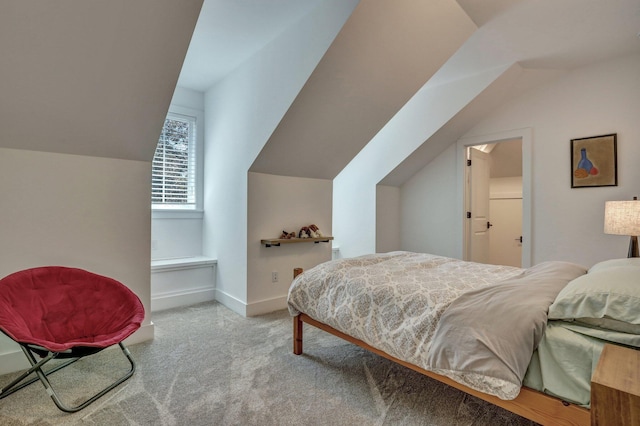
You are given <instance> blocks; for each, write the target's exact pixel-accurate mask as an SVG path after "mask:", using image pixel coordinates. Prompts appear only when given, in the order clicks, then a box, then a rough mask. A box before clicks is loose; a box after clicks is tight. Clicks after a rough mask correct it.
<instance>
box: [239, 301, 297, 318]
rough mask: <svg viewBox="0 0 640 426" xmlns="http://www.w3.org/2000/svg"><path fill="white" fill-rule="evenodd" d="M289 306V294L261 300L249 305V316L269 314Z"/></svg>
mask: <svg viewBox="0 0 640 426" xmlns="http://www.w3.org/2000/svg"><path fill="white" fill-rule="evenodd" d="M286 308H287V296H281V297H274V298H273V299H267V300H261V301H259V302H254V303H250V304H248V305H247V316H248V317H254V316H257V315H263V314H268V313H270V312H274V311H280V310H282V309H286Z"/></svg>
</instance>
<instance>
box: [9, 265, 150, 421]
mask: <svg viewBox="0 0 640 426" xmlns="http://www.w3.org/2000/svg"><path fill="white" fill-rule="evenodd" d="M143 319H144V307H143V306H142V303H141V302H140V299H138V296H136V295H135V294H134V293H133V292H132V291H131V290H129V289H128V288H127V287H126V286H124V285H123V284H122V283H120V282H118V281H116V280H114V279H112V278H108V277H104V276H101V275H97V274H94V273H92V272H88V271H85V270H82V269H76V268H66V267H61V266H48V267H40V268H33V269H27V270H24V271H19V272H16V273H13V274H11V275H8V276H6V277H5V278H3V279H1V280H0V331H2V332H3V333H4V334H6V335H7V336H9V337H10V338H11V339H13V340H14V341H15V342H17V343H18V344H19V345H20V348H21V349H22V351H23V352H24V354H25V355H26V357H27V359H28V360H29V363H30V364H31V368H30V369H28V370H27V371H25V372H24V373H23V374H21V375H20V376H19V377H18V378H17V379H16V380H14V381H13V382H11V383H9V384H8V385H7V386H5V387H3V388H2V389H0V399H2V398H5V397H7V396H9V395H11V394H12V393H14V392H15V391H17V390H19V389H22V388H23V387H25V386H27V385H30V384H31V383H33V382H35V381H37V380H40V381H41V382H42V384H43V385H44V387H45V389H46V390H47V393H48V394H49V395H50V396H51V399H53V402H54V403H55V404H56V406H57V407H58V408H59V409H60V410H62V411H65V412H68V413H73V412H76V411H79V410H81V409H83V408H85V407H86V406H87V405H89V404H91V403H92V402H94V401H96V400H97V399H98V398H100V397H101V396H103V395H104V394H106V393H107V392H109V391H110V390H112V389H113V388H115V387H116V386H118V385H119V384H120V383H122V382H124V381H125V380H127V379H128V378H129V377H131V376H132V375H133V373H134V371H135V368H136V367H135V363H134V361H133V358H132V357H131V354H130V353H129V350H128V349H127V348H126V347H125V345H124V344H123V343H122V341H123V340H124V339H126V338H127V337H128V336H130V335H131V334H133V332H134V331H136V330H137V329H138V328H140V324H141V323H142V321H143ZM115 344H118V345H119V346H120V349H121V350H122V353H123V354H124V355H125V356H126V357H127V359H128V360H129V363H130V364H131V369H130V370H129V371H128V372H127V373H126V374H125V375H124V376H122V377H121V378H120V379H118V380H116V381H115V382H114V383H112V384H111V385H109V386H107V387H106V388H105V389H103V390H102V391H100V392H98V393H97V394H95V395H94V396H92V397H90V398H89V399H87V400H86V401H85V402H83V403H82V404H80V405H78V406H75V407H69V406H67V405H65V404H64V403H62V401H61V400H60V398H58V396H57V395H56V393H55V391H54V390H53V388H52V386H51V383H50V382H49V379H48V376H49V375H50V374H52V373H54V372H56V371H58V370H60V369H62V368H64V367H66V366H68V365H69V364H71V363H73V362H75V361H77V360H79V359H80V358H82V357H85V356H89V355H93V354H95V353H97V352H100V351H101V350H103V349H105V348H107V347H109V346H112V345H115ZM36 355H37V356H39V357H40V358H41V359H40V360H37V359H36ZM62 358H68V360H67V361H65V362H64V363H62V364H60V365H58V366H56V367H55V368H52V369H50V370H48V371H44V370H43V366H44V365H45V364H47V363H48V362H49V361H51V360H53V359H62ZM33 373H35V374H36V377H32V378H31V379H30V380H27V381H24V380H25V379H26V378H27V377H28V376H29V375H31V374H33Z"/></svg>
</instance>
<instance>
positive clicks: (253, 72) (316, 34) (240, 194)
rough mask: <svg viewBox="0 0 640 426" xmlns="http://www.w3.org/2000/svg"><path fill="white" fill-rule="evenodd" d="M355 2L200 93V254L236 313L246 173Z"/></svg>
mask: <svg viewBox="0 0 640 426" xmlns="http://www.w3.org/2000/svg"><path fill="white" fill-rule="evenodd" d="M356 4H357V1H355V0H350V1H340V0H330V1H326V2H324V3H323V4H322V5H320V6H319V7H318V8H317V9H316V10H314V11H313V12H312V13H311V14H310V15H308V16H307V17H305V18H303V19H302V20H300V22H298V23H297V24H296V25H294V26H292V27H291V28H289V29H287V30H286V31H285V32H284V33H283V34H282V35H281V36H280V37H278V38H277V39H275V40H274V41H273V42H272V43H270V44H269V45H268V46H266V47H265V48H264V49H263V50H261V51H260V52H258V53H257V54H255V55H254V56H253V57H252V58H251V59H250V60H249V61H248V62H246V63H245V64H243V65H242V66H241V67H240V68H238V69H237V70H236V71H235V72H234V73H233V74H231V75H230V76H229V77H227V78H225V79H224V80H223V81H221V82H220V83H218V84H216V85H215V86H214V87H212V88H211V89H210V90H208V91H207V92H206V94H205V111H206V117H205V120H206V123H205V164H206V168H205V182H206V184H205V197H204V198H205V205H204V208H205V215H204V224H203V234H204V237H203V254H205V255H206V256H210V257H215V258H217V259H218V267H217V268H216V271H217V272H216V297H217V298H218V300H219V301H221V302H222V303H224V304H225V305H226V306H228V307H229V308H231V309H233V310H234V311H236V312H238V313H240V314H242V315H245V314H246V305H247V301H248V294H249V291H248V288H247V287H248V285H249V283H248V281H247V269H248V268H247V265H248V259H247V235H248V234H247V217H248V213H247V209H248V200H247V191H248V179H247V172H248V170H249V168H250V166H251V164H252V163H253V161H254V159H255V158H256V156H257V155H258V153H259V152H260V150H261V149H262V147H263V146H264V144H265V142H266V141H267V139H268V138H269V136H270V135H271V133H272V132H273V130H274V129H275V127H276V126H277V124H278V122H279V121H280V119H281V118H282V116H283V115H284V113H285V112H286V110H287V108H288V107H289V105H291V103H292V101H293V100H294V98H295V96H296V94H297V93H298V92H299V91H300V89H301V87H302V85H303V84H304V83H305V81H306V79H307V78H308V76H309V75H310V74H311V72H312V71H313V69H314V67H315V66H316V64H317V63H318V61H319V60H320V58H321V57H322V55H323V53H324V52H325V51H326V49H327V47H328V46H329V44H330V43H331V41H332V40H333V38H334V37H335V35H336V34H337V32H338V31H339V29H340V28H341V27H342V25H343V23H344V22H345V20H346V19H347V17H348V16H349V14H350V13H351V11H352V10H353V8H354V7H355V5H356ZM282 161H295V159H294V158H283V159H282ZM250 261H251V260H249V262H250Z"/></svg>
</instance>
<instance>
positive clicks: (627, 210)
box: [604, 197, 640, 257]
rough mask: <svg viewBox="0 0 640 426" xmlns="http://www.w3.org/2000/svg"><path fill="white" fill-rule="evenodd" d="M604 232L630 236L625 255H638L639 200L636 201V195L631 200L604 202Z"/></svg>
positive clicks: (639, 229) (639, 228)
mask: <svg viewBox="0 0 640 426" xmlns="http://www.w3.org/2000/svg"><path fill="white" fill-rule="evenodd" d="M604 233H605V234H614V235H628V236H630V237H631V241H630V242H629V252H628V254H627V257H640V253H639V250H638V235H639V234H640V201H638V197H633V200H631V201H607V202H606V203H605V204H604Z"/></svg>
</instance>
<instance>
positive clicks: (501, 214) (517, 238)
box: [489, 198, 522, 267]
mask: <svg viewBox="0 0 640 426" xmlns="http://www.w3.org/2000/svg"><path fill="white" fill-rule="evenodd" d="M489 212H490V215H491V223H493V226H492V227H491V241H490V243H489V252H490V253H491V254H490V256H489V263H492V264H494V265H509V266H517V267H521V266H522V241H521V238H522V198H504V199H500V198H497V199H492V200H491V202H490V209H489Z"/></svg>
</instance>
